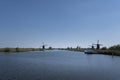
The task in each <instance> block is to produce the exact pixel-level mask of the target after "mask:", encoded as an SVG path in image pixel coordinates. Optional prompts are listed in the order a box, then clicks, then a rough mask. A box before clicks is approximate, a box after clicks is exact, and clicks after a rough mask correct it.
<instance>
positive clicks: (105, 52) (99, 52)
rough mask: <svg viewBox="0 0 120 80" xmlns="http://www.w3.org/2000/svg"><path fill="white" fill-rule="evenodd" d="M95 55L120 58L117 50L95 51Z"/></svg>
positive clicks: (119, 52)
mask: <svg viewBox="0 0 120 80" xmlns="http://www.w3.org/2000/svg"><path fill="white" fill-rule="evenodd" d="M95 54H104V55H116V56H120V51H119V50H95Z"/></svg>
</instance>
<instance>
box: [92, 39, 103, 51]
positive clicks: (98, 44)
mask: <svg viewBox="0 0 120 80" xmlns="http://www.w3.org/2000/svg"><path fill="white" fill-rule="evenodd" d="M94 45H96V49H97V50H99V49H100V46H102V44H100V43H99V40H98V41H97V44H94Z"/></svg>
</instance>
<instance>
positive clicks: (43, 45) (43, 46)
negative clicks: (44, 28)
mask: <svg viewBox="0 0 120 80" xmlns="http://www.w3.org/2000/svg"><path fill="white" fill-rule="evenodd" d="M46 46H47V45H46V44H44V42H43V43H42V49H43V50H45V47H46Z"/></svg>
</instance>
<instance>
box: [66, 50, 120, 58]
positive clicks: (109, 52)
mask: <svg viewBox="0 0 120 80" xmlns="http://www.w3.org/2000/svg"><path fill="white" fill-rule="evenodd" d="M67 50H70V51H79V52H84V50H85V49H80V50H78V49H67ZM92 54H103V55H115V56H120V51H119V50H94V53H92Z"/></svg>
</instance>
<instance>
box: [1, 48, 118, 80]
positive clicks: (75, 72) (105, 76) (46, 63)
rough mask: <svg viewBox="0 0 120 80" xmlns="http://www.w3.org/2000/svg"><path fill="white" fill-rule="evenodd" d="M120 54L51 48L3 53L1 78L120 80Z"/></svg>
mask: <svg viewBox="0 0 120 80" xmlns="http://www.w3.org/2000/svg"><path fill="white" fill-rule="evenodd" d="M119 75H120V57H117V56H114V57H112V56H108V55H98V54H93V55H86V54H84V53H82V52H72V51H61V50H51V51H45V52H42V51H41V52H23V53H12V54H2V53H1V54H0V80H120V76H119Z"/></svg>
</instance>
